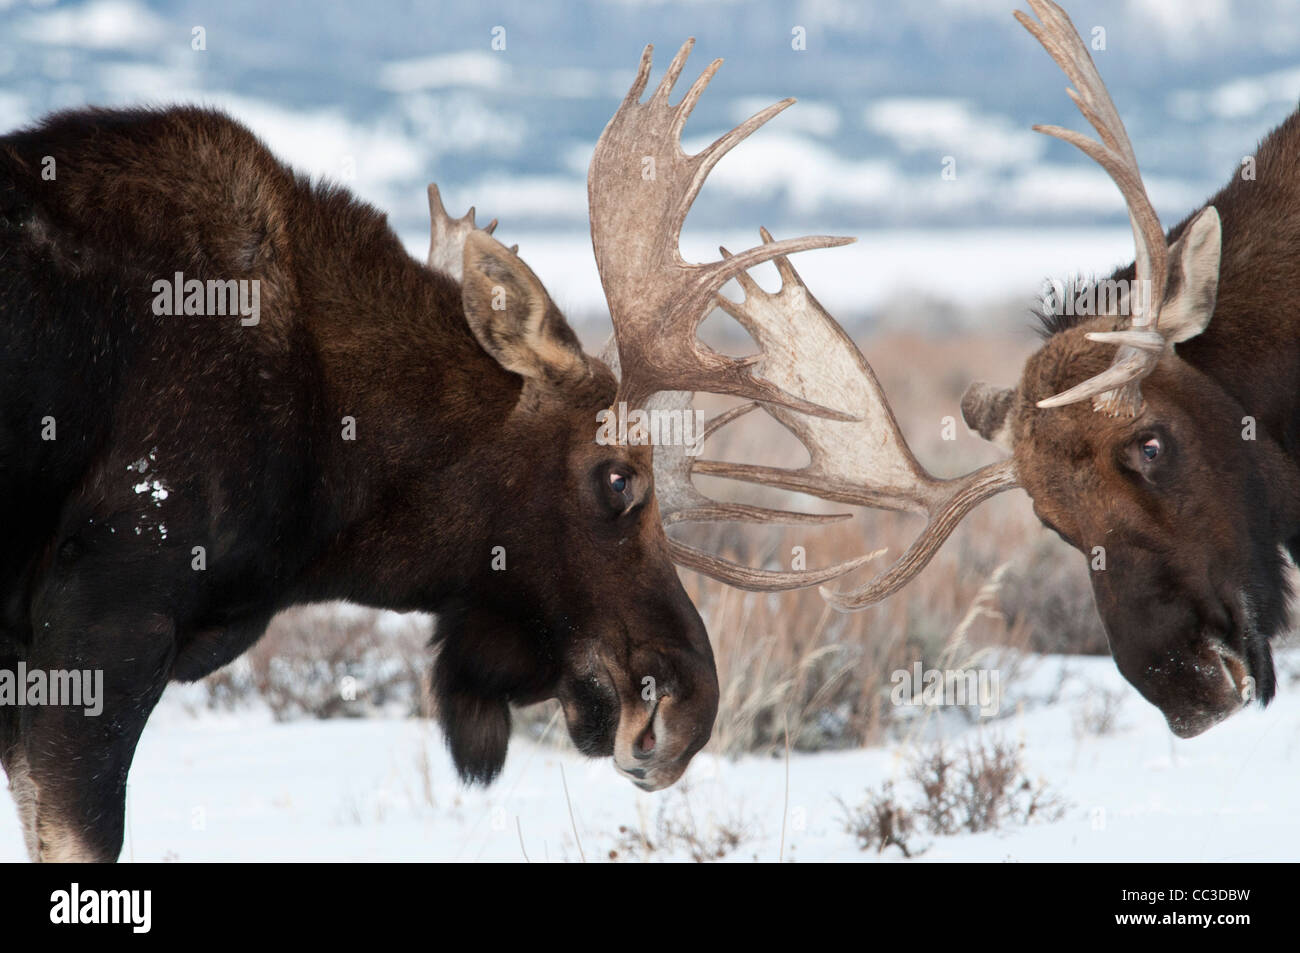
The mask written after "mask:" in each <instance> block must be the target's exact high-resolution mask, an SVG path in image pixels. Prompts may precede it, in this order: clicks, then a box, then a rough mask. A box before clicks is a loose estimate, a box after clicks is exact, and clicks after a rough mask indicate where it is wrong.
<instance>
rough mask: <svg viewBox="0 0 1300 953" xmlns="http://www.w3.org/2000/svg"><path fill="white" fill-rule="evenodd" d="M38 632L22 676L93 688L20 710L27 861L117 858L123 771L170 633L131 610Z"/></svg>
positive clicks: (168, 625) (159, 682) (148, 708)
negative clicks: (28, 825) (31, 804)
mask: <svg viewBox="0 0 1300 953" xmlns="http://www.w3.org/2000/svg"><path fill="white" fill-rule="evenodd" d="M37 631H38V632H40V633H41V635H40V637H39V638H37V639H36V640H35V643H34V645H33V647H32V653H31V656H30V657H29V658H28V660H27V666H28V669H29V671H30V670H35V669H41V670H44V671H45V672H47V673H53V672H60V671H76V672H80V673H82V677H83V679H92V680H94V681H98V682H99V685H100V688H99V690H98V695H99V697H98V698H94V699H90V701H91V702H93V704H86V705H82V706H72V705H39V706H33V707H29V708H28V709H26V712H27V714H26V715H25V719H24V730H23V739H22V740H23V746H24V748H25V750H26V756H27V768H28V772H29V775H30V782H31V784H32V787H33V789H34V794H35V836H36V849H35V852H36V859H38V860H41V861H113V860H116V859H117V855H118V854H119V853H120V852H121V850H122V833H123V817H124V814H125V805H126V776H127V772H128V771H129V770H130V767H131V759H132V757H133V756H134V754H135V746H136V743H137V742H138V741H139V739H140V732H141V731H142V730H143V729H144V725H145V722H146V721H147V720H148V718H149V714H150V712H152V711H153V707H154V705H155V704H157V702H158V699H159V697H161V695H162V692H163V689H164V688H165V687H166V684H167V678H168V674H169V672H170V670H171V662H172V658H173V656H174V655H175V641H174V631H175V627H174V625H173V623H172V620H171V619H170V618H168V617H166V616H163V615H159V614H130V615H129V616H117V617H112V618H111V620H110V621H100V622H94V623H89V624H84V625H77V624H76V623H75V622H73V621H72V620H71V619H68V618H63V619H60V620H58V621H57V622H55V623H53V624H52V626H51V627H50V628H46V629H42V628H39V627H38V628H37ZM101 679H102V680H101ZM85 684H86V682H84V681H83V685H85ZM85 701H87V699H86V698H85V696H84V693H83V702H85ZM97 708H98V709H99V710H98V711H96V710H95V709H97Z"/></svg>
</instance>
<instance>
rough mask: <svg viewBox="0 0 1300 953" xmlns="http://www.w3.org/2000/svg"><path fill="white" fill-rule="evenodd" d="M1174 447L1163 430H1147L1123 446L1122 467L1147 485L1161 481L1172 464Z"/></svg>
mask: <svg viewBox="0 0 1300 953" xmlns="http://www.w3.org/2000/svg"><path fill="white" fill-rule="evenodd" d="M1174 450H1175V447H1174V445H1173V443H1172V442H1171V441H1170V439H1169V434H1167V433H1165V432H1164V431H1163V430H1160V429H1155V430H1148V431H1146V432H1145V433H1140V434H1137V435H1135V437H1134V438H1133V439H1132V440H1131V441H1129V442H1128V443H1127V444H1126V445H1124V448H1123V450H1122V451H1121V457H1122V461H1121V462H1122V465H1123V466H1124V467H1125V468H1126V469H1128V470H1129V471H1131V472H1132V473H1134V474H1136V475H1138V476H1139V477H1141V478H1142V479H1144V480H1146V481H1147V482H1149V483H1155V482H1158V481H1160V480H1163V479H1164V478H1165V476H1167V475H1168V471H1169V466H1170V464H1171V463H1172V462H1173V455H1174Z"/></svg>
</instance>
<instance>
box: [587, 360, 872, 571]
mask: <svg viewBox="0 0 1300 953" xmlns="http://www.w3.org/2000/svg"><path fill="white" fill-rule="evenodd" d="M601 356H602V358H603V359H604V360H605V361H606V362H607V363H608V364H609V365H610V367H611V369H613V371H614V372H615V373H616V374H617V373H619V371H620V368H619V363H618V350H617V348H616V347H615V343H614V340H613V339H612V338H611V339H610V340H609V342H608V343H607V344H606V345H605V348H604V351H603V352H602V354H601ZM693 396H694V395H692V394H690V393H688V392H684V391H662V392H660V393H658V394H656V395H654V397H653V398H652V399H651V401H650V406H649V408H647V409H649V410H651V411H652V412H659V413H664V412H668V413H670V414H671V413H682V414H689V413H693V412H694V409H693V408H692V406H691V403H692V398H693ZM757 407H758V405H757V404H753V403H748V404H740V405H738V406H736V407H732V408H731V409H729V410H726V411H723V412H722V413H719V414H716V415H715V416H713V417H712V418H710V419H709V421H708V422H707V423H706V424H705V425H704V427H703V428H701V429H700V431H699V433H698V434H696V435H695V448H696V451H697V452H698V450H699V448H700V447H702V446H703V445H704V443H705V442H706V441H707V440H708V439H709V438H710V437H712V436H713V435H714V434H715V433H716V432H717V431H718V430H720V429H721V428H723V427H725V426H726V425H727V424H729V423H731V422H732V421H734V420H737V419H739V418H741V417H743V416H745V415H746V414H749V413H751V412H753V411H754V410H755V409H757ZM692 420H693V418H692ZM692 429H694V428H692ZM696 459H697V456H696V454H691V453H688V452H687V450H686V447H685V445H684V444H683V445H677V444H672V443H664V444H659V445H657V446H656V447H655V448H654V477H655V498H656V500H657V502H658V505H659V515H660V518H661V520H662V521H663V524H664V526H665V527H668V526H672V525H675V524H678V523H719V522H734V523H775V524H786V525H800V524H803V525H807V524H820V523H835V522H839V521H841V520H845V519H849V518H850V514H848V513H800V512H794V511H791V510H777V509H770V508H768V507H763V506H751V505H749V504H745V503H726V502H721V501H719V500H714V499H711V498H710V497H708V496H706V495H705V494H703V493H701V492H700V491H699V490H698V489H696V487H695V484H694V483H693V482H692V480H691V472H692V469H693V468H694V465H695V461H696ZM668 543H669V547H670V550H671V555H672V559H673V561H674V562H676V563H678V564H679V565H682V566H686V567H688V568H691V569H695V570H697V571H698V572H702V573H704V574H705V575H707V576H710V577H712V578H714V579H717V580H719V581H721V582H725V583H727V584H729V585H732V586H735V587H737V588H740V589H748V590H752V591H758V592H779V591H784V590H788V589H803V588H807V587H810V586H816V585H821V584H822V583H824V582H827V581H829V580H831V579H834V578H836V577H838V576H842V575H844V574H845V573H848V572H852V571H853V570H855V569H857V568H859V567H861V566H863V565H865V564H866V563H867V562H869V561H870V560H871V559H874V558H875V557H876V556H877V555H879V554H878V553H872V554H869V555H866V556H861V557H858V558H857V559H853V560H850V561H848V562H846V563H841V564H839V565H837V566H830V567H827V568H825V569H816V570H800V571H790V572H781V571H772V570H764V569H752V568H750V567H748V566H742V565H740V564H738V563H735V562H732V561H730V560H727V559H722V558H721V557H719V556H715V555H713V554H711V553H706V552H704V551H703V550H700V549H696V548H695V547H693V546H689V545H687V544H686V543H683V542H680V541H679V540H675V539H672V538H671V537H670V538H669V540H668Z"/></svg>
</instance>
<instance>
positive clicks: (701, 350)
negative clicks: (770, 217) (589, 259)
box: [587, 40, 852, 419]
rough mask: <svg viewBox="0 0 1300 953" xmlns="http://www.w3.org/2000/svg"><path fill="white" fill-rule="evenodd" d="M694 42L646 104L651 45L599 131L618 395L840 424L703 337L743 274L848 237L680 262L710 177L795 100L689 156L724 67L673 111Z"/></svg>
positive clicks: (595, 196)
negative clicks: (714, 309) (738, 401)
mask: <svg viewBox="0 0 1300 953" xmlns="http://www.w3.org/2000/svg"><path fill="white" fill-rule="evenodd" d="M693 45H694V41H693V40H688V41H687V42H686V43H685V44H683V45H682V47H681V49H680V50H678V52H677V55H676V56H675V57H674V58H673V61H672V63H671V64H670V65H669V67H668V70H667V72H666V74H665V76H664V78H663V80H662V81H661V82H660V84H659V86H658V87H657V88H656V90H655V92H654V94H653V95H651V96H650V98H649V99H648V100H647V101H646V102H644V103H642V102H641V94H642V93H643V92H644V91H645V88H646V86H647V84H648V81H649V75H650V67H651V62H652V53H653V47H649V46H647V47H646V49H645V52H644V53H643V54H642V56H641V65H640V68H639V69H638V71H637V76H636V79H635V80H634V81H633V83H632V88H631V89H630V90H629V92H628V95H627V96H626V97H625V98H624V100H623V103H622V105H620V106H619V108H618V111H617V112H616V113H615V114H614V117H613V118H612V119H611V120H610V121H609V124H608V125H607V126H606V127H605V130H604V132H603V133H601V137H600V140H599V142H597V144H596V150H595V153H594V154H593V155H592V159H591V167H590V169H589V171H588V174H587V196H588V201H589V204H590V212H591V238H592V247H593V250H594V251H595V255H596V265H597V268H598V269H599V272H600V278H601V284H602V286H603V287H604V289H605V297H606V300H607V301H608V303H609V309H610V314H611V317H612V319H613V322H614V328H615V334H616V337H617V340H618V349H619V356H620V358H621V363H622V366H623V378H622V381H621V382H620V390H619V396H618V400H620V401H624V402H626V403H628V404H629V405H635V406H640V405H641V404H643V403H644V402H645V401H646V400H648V399H649V397H650V396H651V395H652V394H654V393H655V392H657V391H661V390H680V391H697V390H703V391H709V392H712V393H717V394H727V395H731V396H735V397H741V398H744V399H747V400H761V401H764V402H768V403H775V404H782V405H785V406H788V407H791V408H793V409H797V410H799V411H802V412H804V413H808V414H813V415H816V416H824V417H829V418H832V419H844V418H845V414H843V413H842V412H841V411H838V410H835V409H832V408H828V407H825V406H821V405H818V404H815V403H812V402H810V401H807V400H803V399H801V398H799V397H798V396H797V395H794V394H790V393H788V392H785V391H782V390H781V389H780V388H778V387H776V386H774V385H773V384H772V383H771V382H770V381H765V380H762V379H760V378H757V377H755V376H754V375H753V373H752V369H753V365H754V363H755V360H754V359H751V358H744V359H736V358H731V357H727V356H726V355H722V354H719V353H717V352H716V351H714V350H712V349H711V348H708V347H706V346H704V345H703V344H702V343H701V342H700V341H699V339H698V335H697V332H698V330H699V326H700V324H701V322H702V321H703V320H704V318H705V317H706V316H707V315H708V312H709V311H710V310H711V305H712V299H713V296H714V295H715V294H716V292H717V291H718V289H720V288H721V287H722V286H723V285H724V284H725V283H726V282H727V281H728V280H730V279H731V278H733V277H735V276H736V275H737V274H739V273H740V272H741V271H743V270H744V269H746V268H750V267H753V266H754V265H756V264H758V263H760V262H762V261H766V260H768V259H770V258H772V257H774V256H776V255H779V254H793V253H795V252H798V251H805V250H808V249H813V248H829V247H833V246H836V245H841V244H845V243H847V242H849V241H852V239H848V238H834V237H830V236H810V237H807V238H797V239H790V240H788V241H786V242H782V243H777V244H776V245H772V246H759V247H756V248H751V249H748V250H747V251H745V252H742V253H741V254H740V255H737V256H735V260H733V261H719V262H710V263H706V264H690V263H688V262H686V261H685V260H683V258H682V257H681V252H680V250H679V243H680V238H681V228H682V224H683V223H684V222H685V220H686V215H687V213H688V212H689V211H690V207H691V203H692V202H693V201H694V199H695V197H696V195H698V194H699V191H700V188H701V187H702V186H703V184H704V181H705V178H706V177H707V176H708V173H709V170H710V169H712V168H713V166H714V165H716V164H717V162H718V160H719V159H721V157H722V156H723V155H725V154H726V153H727V151H729V150H730V149H732V148H733V147H734V146H735V145H736V144H737V143H739V142H740V141H742V140H743V139H744V138H745V137H747V136H748V135H750V134H751V133H752V132H753V131H754V130H755V129H757V128H758V127H759V126H761V125H762V124H763V123H765V122H767V120H768V119H770V118H772V116H775V115H776V114H777V113H778V112H780V111H781V110H783V109H785V108H786V107H787V106H789V105H790V103H791V102H793V100H786V101H783V102H781V103H777V104H775V105H774V106H771V107H768V108H767V109H764V110H762V111H760V112H759V113H757V114H756V115H754V116H752V117H751V118H750V119H748V120H747V121H746V122H744V123H742V124H741V125H740V126H738V127H736V128H735V129H733V130H732V131H731V132H729V133H726V134H725V135H723V136H721V137H719V138H718V139H717V140H716V141H715V142H714V143H713V144H712V145H710V146H709V147H708V148H706V149H704V150H703V151H702V152H700V153H698V154H696V155H693V156H688V155H686V154H685V153H684V152H683V151H682V148H681V131H682V128H683V127H684V125H685V123H686V119H687V117H688V116H689V115H690V113H691V110H692V109H694V107H695V104H696V103H697V102H698V101H699V98H700V96H701V95H702V94H703V91H704V89H705V87H707V86H708V83H709V81H710V80H711V79H712V78H713V76H714V74H715V73H716V72H717V70H718V67H719V66H720V65H721V62H722V61H721V60H715V61H714V62H713V63H711V64H710V65H709V66H708V68H707V69H705V70H704V72H703V73H702V74H701V75H700V76H699V78H698V79H696V81H695V82H694V83H693V84H692V85H691V87H690V89H689V90H688V91H687V92H686V94H685V96H683V97H682V100H681V101H680V102H679V103H678V104H677V105H676V106H673V105H670V104H669V101H668V100H669V96H670V94H671V91H672V89H673V87H674V85H675V84H676V82H677V80H678V79H679V78H680V76H681V73H682V70H683V69H684V68H685V64H686V59H687V57H688V56H689V54H690V52H691V49H692V46H693Z"/></svg>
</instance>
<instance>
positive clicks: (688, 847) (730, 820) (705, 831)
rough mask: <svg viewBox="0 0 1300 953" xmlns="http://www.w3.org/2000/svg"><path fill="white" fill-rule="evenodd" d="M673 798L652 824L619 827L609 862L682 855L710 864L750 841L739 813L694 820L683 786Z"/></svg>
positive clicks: (747, 826)
mask: <svg viewBox="0 0 1300 953" xmlns="http://www.w3.org/2000/svg"><path fill="white" fill-rule="evenodd" d="M677 795H678V796H677V797H676V798H674V799H672V800H665V801H664V802H662V803H661V804H660V806H659V809H658V811H657V812H656V814H655V818H654V821H653V823H647V822H646V818H644V817H642V818H641V821H640V823H638V824H637V825H636V826H635V827H629V826H627V825H619V828H618V837H617V838H616V840H615V842H614V845H613V846H612V847H611V848H610V849H609V852H608V854H607V855H606V856H607V857H608V859H609V860H611V861H624V860H631V861H648V860H654V859H656V857H659V858H663V859H665V860H667V859H672V858H676V857H680V856H682V855H683V854H684V855H685V856H687V857H689V858H690V859H691V860H693V861H695V862H696V863H697V864H703V863H711V862H713V861H718V860H722V859H723V858H725V857H728V856H730V855H731V854H734V853H735V852H736V851H737V850H739V849H740V847H741V845H743V844H744V843H745V842H746V841H749V840H752V839H753V832H752V825H751V823H750V821H749V820H747V819H746V818H745V817H744V816H742V815H741V814H739V813H736V812H732V813H728V814H726V815H714V814H712V813H711V814H709V815H708V816H707V817H705V818H704V820H703V822H698V823H697V821H696V818H695V814H694V812H693V810H692V809H691V804H690V798H689V792H688V790H687V789H686V788H685V787H681V788H679V789H678V791H677Z"/></svg>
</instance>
